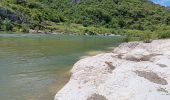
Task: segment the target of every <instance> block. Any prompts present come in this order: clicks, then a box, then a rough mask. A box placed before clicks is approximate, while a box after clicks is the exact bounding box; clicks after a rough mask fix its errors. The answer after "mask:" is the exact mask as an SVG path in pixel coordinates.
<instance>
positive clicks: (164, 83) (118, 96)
mask: <svg viewBox="0 0 170 100" xmlns="http://www.w3.org/2000/svg"><path fill="white" fill-rule="evenodd" d="M71 73H72V75H71V78H70V81H69V82H68V83H67V84H66V85H65V86H64V87H63V88H62V89H61V90H60V91H59V92H58V93H57V94H56V96H55V100H170V40H155V41H153V42H152V43H142V42H131V43H123V44H121V45H120V46H119V47H117V48H115V49H114V50H113V52H112V53H105V54H99V55H96V56H93V57H88V58H85V59H81V60H80V61H78V62H77V63H76V64H74V66H73V68H72V70H71Z"/></svg>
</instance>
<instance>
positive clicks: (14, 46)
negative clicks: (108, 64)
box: [0, 34, 122, 100]
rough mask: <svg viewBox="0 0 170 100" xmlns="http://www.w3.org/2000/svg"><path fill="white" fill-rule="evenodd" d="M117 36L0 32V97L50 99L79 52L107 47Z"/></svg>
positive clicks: (28, 99)
mask: <svg viewBox="0 0 170 100" xmlns="http://www.w3.org/2000/svg"><path fill="white" fill-rule="evenodd" d="M121 41H122V39H121V38H120V37H103V36H66V35H35V34H34V35H33V34H27V35H24V34H23V35H16V34H0V99H1V100H53V98H54V95H55V93H56V92H57V90H58V89H59V88H61V87H62V86H63V85H64V84H65V83H66V82H67V81H68V79H69V77H68V75H67V72H68V71H69V70H70V69H71V68H72V65H73V64H74V63H75V62H76V61H77V60H79V59H80V58H81V57H82V56H86V55H90V54H91V53H90V52H94V51H109V50H110V49H109V47H113V46H117V45H118V44H120V42H121Z"/></svg>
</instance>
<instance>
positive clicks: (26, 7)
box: [0, 0, 170, 38]
mask: <svg viewBox="0 0 170 100" xmlns="http://www.w3.org/2000/svg"><path fill="white" fill-rule="evenodd" d="M30 29H32V30H43V31H45V32H49V31H61V32H74V33H79V34H84V33H89V34H96V33H99V34H100V33H113V34H126V35H133V36H143V38H150V37H155V38H157V37H158V38H166V37H170V10H169V9H168V8H165V7H162V6H160V5H156V4H153V3H152V2H151V1H148V0H0V30H1V31H12V32H28V31H29V30H30Z"/></svg>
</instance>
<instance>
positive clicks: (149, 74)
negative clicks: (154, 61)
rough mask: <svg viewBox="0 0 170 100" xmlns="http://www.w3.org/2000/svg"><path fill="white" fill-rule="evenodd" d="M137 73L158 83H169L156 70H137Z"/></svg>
mask: <svg viewBox="0 0 170 100" xmlns="http://www.w3.org/2000/svg"><path fill="white" fill-rule="evenodd" d="M135 73H136V74H137V75H138V76H140V77H143V78H145V79H147V80H149V81H150V82H153V83H156V84H161V85H167V84H168V82H167V81H166V80H165V79H164V78H161V77H159V76H158V75H157V74H156V73H154V72H146V71H135Z"/></svg>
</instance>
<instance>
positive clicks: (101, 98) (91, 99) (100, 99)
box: [87, 93, 108, 100]
mask: <svg viewBox="0 0 170 100" xmlns="http://www.w3.org/2000/svg"><path fill="white" fill-rule="evenodd" d="M87 100H108V99H107V98H106V97H104V96H102V95H99V94H96V93H95V94H92V95H91V97H89V98H87Z"/></svg>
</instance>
